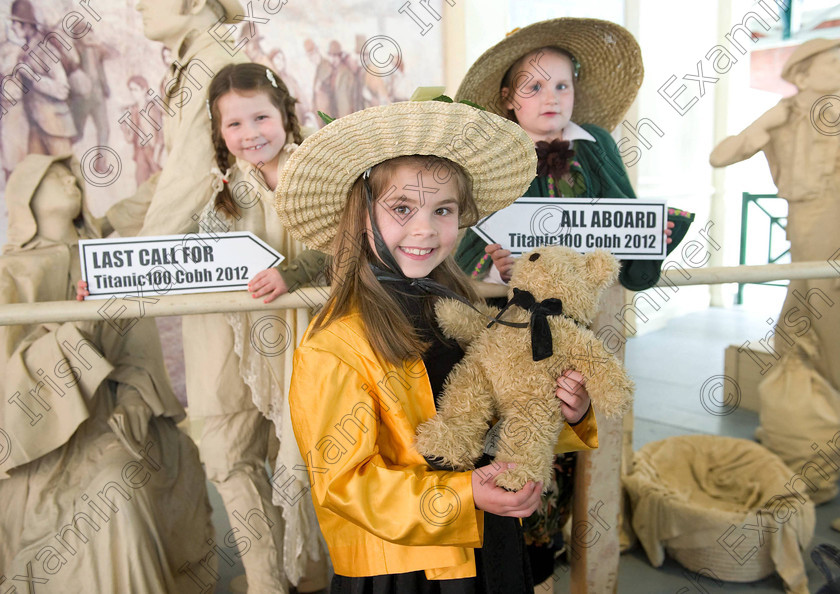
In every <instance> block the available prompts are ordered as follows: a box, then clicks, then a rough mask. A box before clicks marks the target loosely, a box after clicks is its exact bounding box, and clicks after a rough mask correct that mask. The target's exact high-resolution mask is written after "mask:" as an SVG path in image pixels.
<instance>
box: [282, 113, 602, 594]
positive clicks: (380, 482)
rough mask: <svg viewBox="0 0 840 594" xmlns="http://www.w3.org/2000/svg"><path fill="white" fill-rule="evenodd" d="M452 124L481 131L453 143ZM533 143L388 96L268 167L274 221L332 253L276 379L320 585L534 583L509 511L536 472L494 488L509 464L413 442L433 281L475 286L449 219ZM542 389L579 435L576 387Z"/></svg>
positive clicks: (490, 120)
mask: <svg viewBox="0 0 840 594" xmlns="http://www.w3.org/2000/svg"><path fill="white" fill-rule="evenodd" d="M467 131H469V132H470V134H471V138H473V139H476V138H477V137H480V138H486V141H484V142H482V141H480V140H476V141H475V142H474V143H472V144H471V143H465V142H460V141H459V138H460V136H461V135H462V134H465V133H466V132H467ZM475 132H478V134H475ZM531 146H532V143H531V141H530V139H529V138H528V136H527V135H526V134H525V133H524V132H523V131H522V129H521V128H519V127H518V126H516V125H515V124H513V123H511V122H509V121H506V120H505V119H503V118H501V117H499V116H495V115H492V114H489V113H487V112H485V111H482V110H479V109H476V108H474V107H470V106H468V105H464V104H459V103H443V102H438V101H425V102H404V103H395V104H392V105H388V106H379V107H371V108H369V109H366V110H364V111H360V112H356V113H353V114H350V115H348V116H345V117H343V118H340V119H338V120H335V121H334V122H332V123H330V124H329V125H327V126H326V127H325V128H323V129H322V130H320V131H319V132H317V133H315V134H314V135H313V136H311V137H310V138H309V139H307V140H306V141H305V142H304V143H303V144H302V145H301V147H300V148H299V149H298V150H297V151H296V152H295V153H294V154H293V155H292V157H291V158H290V159H289V162H288V163H287V165H286V168H285V169H284V170H283V172H282V173H281V178H280V182H279V184H278V187H277V192H276V197H277V209H278V213H279V215H280V218H281V220H282V221H283V223H284V225H285V226H286V227H287V228H288V229H289V231H290V233H292V235H294V236H295V237H297V238H298V239H299V240H300V241H303V242H305V243H306V244H307V245H309V246H311V247H313V248H315V249H319V250H323V251H327V252H330V253H331V254H332V255H333V266H332V287H333V290H332V295H331V297H330V299H329V301H328V303H327V305H326V307H325V308H324V310H323V311H322V312H321V313H320V315H319V316H318V317H317V318H315V320H313V322H312V324H310V327H309V329H308V330H307V333H306V335H305V336H304V339H303V341H302V342H301V345H300V347H299V348H298V349H297V351H296V352H295V360H294V370H293V374H292V385H291V388H290V393H289V405H290V407H291V416H292V425H293V427H294V431H295V436H296V438H297V442H298V445H299V446H300V449H301V453H302V455H303V457H304V459H305V460H306V462H307V469H308V471H309V474H310V478H311V485H312V499H313V502H314V504H315V511H316V513H317V515H318V520H319V522H320V525H321V530H322V532H323V534H324V538H325V539H326V542H327V545H328V547H329V550H330V555H331V558H332V562H333V566H334V568H335V572H336V576H335V578H334V580H333V584H332V590H333V592H377V593H378V592H400V593H403V592H505V593H512V592H513V593H515V592H528V593H529V594H530V593H531V592H533V584H532V581H531V578H530V569H529V567H528V560H527V556H526V555H525V554H524V545H523V541H522V535H521V528H520V524H519V518H521V517H526V516H529V515H530V514H531V513H532V512H533V511H534V509H535V508H536V506H537V505H538V503H539V498H540V492H541V491H542V485H540V484H533V483H529V484H527V485H526V486H525V487H524V488H523V489H522V490H521V491H519V492H516V493H513V492H508V491H505V490H503V489H500V488H498V487H496V486H495V483H494V481H493V477H494V476H495V475H496V474H498V473H500V472H504V471H505V470H507V468H502V467H501V466H499V467H493V466H492V465H487V462H488V460H485V461H483V462H481V461H480V462H478V463H477V465H478V466H479V467H478V468H477V470H475V471H471V472H453V471H448V470H442V469H436V468H432V467H430V466H429V463H427V461H426V460H424V458H423V457H422V456H421V455H420V454H419V453H418V452H417V451H416V449H415V448H414V447H413V445H412V444H413V439H414V434H415V429H416V427H417V426H418V425H419V424H420V423H422V422H423V421H425V420H427V419H428V418H430V417H431V416H432V415H434V414H435V401H436V400H437V399H438V398H439V397H440V395H441V393H442V390H443V384H444V379H445V377H446V375H447V373H448V372H449V371H450V370H451V369H452V366H453V365H455V363H457V361H459V360H460V358H461V357H462V356H463V351H462V350H461V349H460V347H459V346H458V345H457V344H456V343H455V342H453V341H448V340H446V339H444V338H443V337H442V334H441V332H440V331H439V329H438V328H437V325H436V323H435V319H434V312H433V306H434V303H435V301H436V299H437V297H438V296H439V295H450V296H452V295H458V296H462V297H465V298H468V299H474V295H473V293H472V291H471V289H470V287H469V286H468V285H467V283H466V279H465V278H464V277H463V275H462V274H461V272H460V271H459V270H458V269H457V267H456V266H455V264H454V261H453V260H452V257H451V254H452V252H453V250H454V247H455V242H456V237H457V233H458V228H459V227H461V226H464V225H469V224H473V223H474V222H475V221H476V220H477V217H478V216H481V215H486V214H488V213H490V212H493V211H495V210H498V209H500V208H503V207H505V206H507V205H509V204H510V203H511V202H512V201H513V200H514V199H515V198H517V197H518V196H520V195H521V194H522V192H523V191H524V190H525V189H526V188H527V186H528V184H529V183H530V182H531V179H532V178H533V175H534V167H535V163H536V158H535V156H534V152H533V149H532V148H531ZM557 395H558V398H559V399H560V402H559V404H558V405H559V406H561V408H562V410H563V414H564V415H566V418H567V419H569V420H571V421H572V422H574V421H582V422H579V423H578V424H577V425H576V426H575V427H574V429H571V428H567V429H566V430H565V431H564V432H563V434H562V435H561V443H560V444H559V445H560V446H561V447H562V448H563V449H565V450H570V449H589V448H591V447H595V446H596V445H597V430H596V428H595V424H594V417H593V415H592V414H591V412H590V413H588V412H587V411H588V410H589V397H588V395H587V394H585V393H581V394H571V393H569V392H567V391H565V390H561V389H559V388H558V391H557ZM482 542H483V546H482Z"/></svg>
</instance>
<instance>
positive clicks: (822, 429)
mask: <svg viewBox="0 0 840 594" xmlns="http://www.w3.org/2000/svg"><path fill="white" fill-rule="evenodd" d="M812 334H813V333H812V332H809V333H806V334H804V335H803V336H800V337H798V338H796V343H795V344H794V346H792V347H790V349H789V350H788V351H787V352H785V354H784V355H782V358H781V359H780V360H779V361H777V362H776V364H775V365H774V366H773V368H772V369H771V370H770V371H769V372H768V373H767V377H765V378H764V379H763V380H762V381H761V383H760V384H758V394H759V397H760V398H761V409H760V411H759V427H758V429H757V430H756V432H755V436H756V439H758V441H760V442H761V443H762V445H764V447H766V448H767V449H769V450H770V451H772V452H774V453H775V454H777V455H778V456H779V458H781V459H782V460H784V462H785V464H787V465H788V466H789V467H790V469H791V470H792V471H793V473H796V476H801V477H802V478H801V481H797V484H796V485H794V486H795V488H797V489H798V490H799V491H800V492H801V493H804V494H805V495H806V496H810V498H811V500H812V501H813V502H814V503H815V504H817V505H819V504H820V503H824V502H826V501H830V500H831V499H833V498H834V496H835V495H837V481H838V480H840V453H838V450H839V449H840V441H838V440H840V392H838V391H837V390H835V389H834V387H833V386H832V385H831V384H830V383H829V381H828V380H827V379H826V378H825V377H823V376H822V375H821V374H820V373H819V372H818V371H817V370H816V369H815V368H814V363H813V360H814V357H815V356H816V354H817V342H816V340H815V339H814V337H813V336H812ZM777 341H778V338H777ZM815 444H816V446H817V447H816V448H814V447H813V446H814V445H815Z"/></svg>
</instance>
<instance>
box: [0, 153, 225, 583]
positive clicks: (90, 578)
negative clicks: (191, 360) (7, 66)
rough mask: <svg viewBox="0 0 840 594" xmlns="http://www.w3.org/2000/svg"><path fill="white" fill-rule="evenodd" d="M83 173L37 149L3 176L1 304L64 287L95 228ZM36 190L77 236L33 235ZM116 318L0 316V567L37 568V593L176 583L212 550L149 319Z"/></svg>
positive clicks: (195, 468)
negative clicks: (9, 321) (8, 320)
mask: <svg viewBox="0 0 840 594" xmlns="http://www.w3.org/2000/svg"><path fill="white" fill-rule="evenodd" d="M71 172H72V173H71ZM74 174H75V175H74ZM81 179H82V178H81V176H80V172H79V170H78V167H77V164H76V163H75V162H73V161H72V160H71V159H70V157H69V156H64V157H54V156H43V155H30V156H28V157H27V158H26V159H25V160H24V161H23V162H22V163H21V164H20V165H19V166H18V168H17V169H16V170H15V172H14V174H13V175H12V176H11V177H10V179H9V184H8V186H7V188H6V199H7V206H8V209H9V223H10V225H9V243H8V244H7V245H6V246H4V249H3V256H2V257H0V303H4V304H6V303H35V302H40V301H61V300H65V299H68V298H71V296H72V295H74V293H75V283H76V281H77V280H78V279H79V276H80V269H79V262H78V248H77V245H76V243H77V241H78V239H82V238H91V237H97V236H98V231H97V230H96V227H95V224H94V223H93V218H92V217H91V216H90V214H89V213H88V212H87V210H85V209H84V207H83V202H82V195H81V190H80V188H81V187H83V182H82V181H81ZM33 197H37V201H38V203H39V205H40V206H39V212H40V214H41V216H42V217H46V216H49V217H50V221H51V222H55V221H56V220H57V221H59V222H60V221H61V220H65V221H66V223H67V224H66V226H65V228H66V230H67V231H68V232H69V235H72V236H75V237H69V236H68V237H67V238H66V239H67V241H57V240H54V239H48V238H46V237H44V236H42V235H40V233H41V232H43V229H44V227H43V218H40V219H39V217H37V216H36V215H35V214H34V212H33V208H34V202H33ZM44 205H47V208H46V209H45V208H43V207H44ZM74 205H75V207H74ZM80 210H81V211H82V212H79V211H80ZM77 215H78V218H76V217H77ZM62 216H63V217H65V218H64V219H61V217H62ZM74 218H75V221H74V223H75V226H74V224H73V223H71V221H73V219H74ZM74 227H75V229H74ZM103 303H104V302H103ZM113 322H114V325H113V326H112V325H111V324H109V323H106V322H104V321H96V322H67V323H63V324H59V323H46V322H45V323H33V324H27V325H17V326H0V348H2V354H1V355H0V396H2V398H0V429H2V432H0V448H2V450H0V502H2V505H0V574H4V575H6V576H9V577H11V576H33V579H35V580H37V581H33V582H31V583H37V584H38V585H37V586H36V590H37V591H38V592H186V591H190V589H192V588H194V587H195V584H194V582H193V581H192V578H191V577H190V575H188V573H187V572H185V571H182V569H183V568H188V569H189V568H190V567H195V568H199V567H200V566H199V561H201V560H202V559H203V558H204V557H205V556H206V555H207V554H208V552H211V551H212V547H211V546H210V545H208V544H207V543H208V539H210V538H212V537H213V526H212V523H211V518H210V514H211V509H210V505H209V500H208V498H207V488H206V484H205V480H204V473H203V470H202V468H201V464H200V462H199V459H198V451H197V449H196V447H195V445H194V444H193V443H192V441H191V440H190V439H189V437H187V436H186V435H185V434H184V433H182V432H181V431H180V430H179V429H178V428H177V427H176V426H175V422H176V421H177V420H179V419H181V418H183V416H184V410H183V408H182V407H181V406H180V404H179V403H178V401H177V399H176V398H175V395H174V393H173V392H172V388H171V387H170V383H169V378H168V376H167V374H166V371H165V368H164V366H163V359H162V354H161V349H160V341H159V338H158V335H157V328H156V326H155V324H154V321H153V320H151V319H140V320H137V321H136V323H134V324H133V325H132V326H130V327H129V326H128V325H120V324H126V322H127V321H126V320H116V321H113ZM210 567H211V569H212V565H210ZM204 577H205V578H206V579H207V581H209V580H210V578H209V576H208V575H207V574H205V576H204Z"/></svg>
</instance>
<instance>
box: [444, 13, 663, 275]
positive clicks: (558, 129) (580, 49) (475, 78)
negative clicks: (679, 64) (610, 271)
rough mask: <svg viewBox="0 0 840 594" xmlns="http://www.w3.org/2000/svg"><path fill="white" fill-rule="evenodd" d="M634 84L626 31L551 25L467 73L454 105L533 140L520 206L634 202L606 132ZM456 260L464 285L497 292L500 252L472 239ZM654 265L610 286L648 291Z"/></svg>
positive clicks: (508, 43) (528, 32)
mask: <svg viewBox="0 0 840 594" xmlns="http://www.w3.org/2000/svg"><path fill="white" fill-rule="evenodd" d="M643 75H644V68H643V66H642V55H641V50H640V49H639V45H638V43H636V40H635V39H634V38H633V36H632V35H631V34H630V32H629V31H627V30H626V29H624V28H623V27H620V26H619V25H616V24H615V23H610V22H608V21H600V20H596V19H579V18H561V19H554V20H550V21H542V22H539V23H536V24H533V25H530V26H528V27H525V28H523V29H516V30H514V31H513V32H511V33H509V34H508V35H507V37H506V38H505V39H503V40H502V41H501V42H499V43H498V44H496V45H494V46H493V47H491V48H490V49H489V50H487V51H486V52H484V54H482V55H481V56H480V57H479V58H478V60H476V61H475V64H473V65H472V67H470V69H469V71H468V72H467V74H466V76H465V77H464V80H463V81H462V82H461V86H460V87H459V88H458V92H457V94H456V96H455V98H456V100H459V101H460V100H468V101H472V102H475V103H478V104H479V105H485V106H487V108H488V109H489V110H491V111H493V112H494V113H497V114H499V115H502V116H504V117H506V118H508V119H510V120H512V121H514V122H516V123H518V124H519V125H520V126H522V128H523V130H525V132H526V133H527V134H528V136H529V137H530V138H531V139H532V140H533V142H534V143H535V145H536V151H537V156H538V158H539V164H538V166H537V172H538V175H537V177H536V178H535V179H534V180H533V183H532V184H531V185H530V187H529V188H528V190H527V192H525V194H524V195H525V196H535V197H556V198H576V197H587V198H635V197H636V195H635V193H634V192H633V188H632V186H631V185H630V180H629V179H628V178H627V172H626V171H625V169H624V163H623V162H622V160H621V157H620V155H619V152H618V147H617V146H616V144H615V142H614V141H613V139H612V137H611V136H610V133H609V132H610V131H611V130H613V129H614V128H615V127H616V126H617V125H618V124H619V123H620V122H621V119H622V118H623V117H624V114H625V113H626V112H627V110H628V109H629V108H630V105H631V104H632V103H633V100H634V99H635V97H636V94H637V92H638V90H639V87H640V86H641V84H642V77H643ZM572 117H574V120H575V121H572ZM576 122H577V123H576ZM671 227H673V224H669V229H668V230H667V231H666V233H667V234H670V228H671ZM668 242H669V243H670V239H668ZM485 250H486V251H485ZM456 260H457V262H458V264H459V265H460V266H461V268H462V269H464V271H465V272H467V273H468V274H471V275H472V276H473V277H478V278H480V277H485V276H486V278H487V280H490V281H494V282H502V281H504V282H507V281H508V280H509V278H510V269H511V267H512V266H513V258H511V255H510V252H508V251H507V250H502V249H500V246H499V245H498V244H494V245H491V246H488V245H487V244H486V242H484V241H482V240H481V238H480V237H478V235H477V234H475V233H474V232H472V231H467V234H466V236H465V237H464V240H463V241H462V242H461V243H460V245H459V247H458V252H457V255H456ZM660 264H661V262H658V261H649V260H648V261H640V260H630V261H625V262H624V263H623V266H622V269H621V274H620V276H619V280H620V281H621V284H622V285H624V286H625V287H626V288H628V289H630V290H632V291H640V290H643V289H647V288H650V287H651V286H653V285H654V284H655V283H656V281H657V280H658V278H659V266H660Z"/></svg>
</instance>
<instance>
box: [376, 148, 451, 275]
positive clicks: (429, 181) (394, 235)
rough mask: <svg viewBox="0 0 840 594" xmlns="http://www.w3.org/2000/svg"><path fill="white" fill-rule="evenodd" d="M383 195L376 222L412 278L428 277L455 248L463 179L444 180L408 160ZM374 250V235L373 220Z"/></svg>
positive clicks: (380, 199) (396, 258) (378, 203)
mask: <svg viewBox="0 0 840 594" xmlns="http://www.w3.org/2000/svg"><path fill="white" fill-rule="evenodd" d="M387 187H388V189H386V191H385V193H384V194H383V195H381V196H379V197H377V200H376V205H375V215H376V224H377V226H378V227H379V232H380V233H381V234H382V239H383V240H384V241H385V245H386V246H387V247H388V250H389V251H390V252H391V254H392V255H393V256H394V259H395V260H396V261H397V264H399V266H400V268H401V269H402V271H403V274H405V275H406V276H407V277H408V278H422V277H425V276H428V275H429V274H430V273H431V272H432V270H434V269H435V268H436V267H437V266H438V265H439V264H440V263H441V262H443V261H444V260H445V259H446V257H447V256H448V255H449V254H451V253H452V250H454V249H455V242H456V240H457V237H458V202H459V196H458V184H457V182H456V181H455V179H454V176H449V177H448V178H447V179H446V181H445V182H444V183H439V182H438V181H437V180H435V178H434V176H433V175H432V174H430V173H429V172H428V171H424V169H423V167H418V166H412V165H402V166H400V167H398V168H397V169H396V171H395V172H394V175H393V176H392V177H391V180H390V184H388V186H387ZM368 238H369V240H370V245H371V249H373V251H374V253H376V248H375V246H374V245H373V234H372V233H371V231H370V225H369V224H368Z"/></svg>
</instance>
